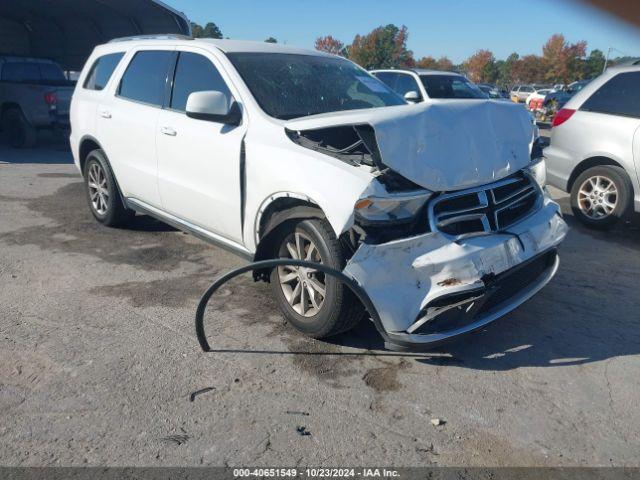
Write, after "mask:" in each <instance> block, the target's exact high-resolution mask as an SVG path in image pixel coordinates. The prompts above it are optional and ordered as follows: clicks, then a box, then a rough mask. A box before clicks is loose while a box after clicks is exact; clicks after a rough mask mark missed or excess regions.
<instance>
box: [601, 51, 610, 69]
mask: <svg viewBox="0 0 640 480" xmlns="http://www.w3.org/2000/svg"><path fill="white" fill-rule="evenodd" d="M611 49H612V47H609V48H607V56H606V57H605V58H604V68H603V69H602V73H604V72H606V70H607V63H609V54H611Z"/></svg>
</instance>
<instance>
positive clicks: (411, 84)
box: [370, 68, 489, 103]
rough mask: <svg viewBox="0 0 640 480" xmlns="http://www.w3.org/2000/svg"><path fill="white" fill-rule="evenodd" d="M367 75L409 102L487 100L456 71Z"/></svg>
mask: <svg viewBox="0 0 640 480" xmlns="http://www.w3.org/2000/svg"><path fill="white" fill-rule="evenodd" d="M370 73H371V74H372V75H374V76H375V77H376V78H378V79H379V80H382V81H383V82H384V83H385V84H386V85H387V86H388V87H389V88H390V89H391V90H393V91H394V92H396V93H397V94H398V95H400V96H402V97H403V98H404V99H405V100H406V101H408V102H412V103H418V102H424V101H427V100H430V99H444V98H448V99H470V98H476V99H478V98H479V99H487V98H489V96H488V95H487V94H486V93H484V92H483V91H482V90H481V89H480V87H478V86H477V85H476V84H475V83H473V82H471V81H470V80H468V79H467V78H466V77H464V76H463V75H460V74H459V73H455V72H443V71H440V70H426V69H422V68H414V69H409V70H396V69H387V70H371V72H370Z"/></svg>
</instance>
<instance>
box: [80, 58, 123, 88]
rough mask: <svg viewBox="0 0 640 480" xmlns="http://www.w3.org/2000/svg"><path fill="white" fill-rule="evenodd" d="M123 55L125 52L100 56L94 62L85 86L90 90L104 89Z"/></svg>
mask: <svg viewBox="0 0 640 480" xmlns="http://www.w3.org/2000/svg"><path fill="white" fill-rule="evenodd" d="M123 55H124V52H118V53H110V54H108V55H103V56H102V57H100V58H98V59H97V60H96V61H95V62H94V63H93V66H92V67H91V70H89V74H88V75H87V79H86V80H85V81H84V85H83V87H84V88H87V89H89V90H102V89H103V88H104V87H105V86H106V85H107V82H108V81H109V79H110V78H111V75H112V74H113V71H114V70H115V69H116V67H117V66H118V63H119V62H120V59H121V58H122V56H123Z"/></svg>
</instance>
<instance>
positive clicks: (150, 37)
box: [108, 33, 193, 43]
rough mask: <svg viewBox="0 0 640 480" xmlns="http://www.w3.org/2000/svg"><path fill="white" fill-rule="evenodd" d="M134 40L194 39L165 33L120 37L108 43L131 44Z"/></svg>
mask: <svg viewBox="0 0 640 480" xmlns="http://www.w3.org/2000/svg"><path fill="white" fill-rule="evenodd" d="M134 40H193V37H190V36H188V35H182V34H179V33H163V34H156V35H133V36H131V37H120V38H113V39H111V40H109V42H108V43H118V42H130V41H134Z"/></svg>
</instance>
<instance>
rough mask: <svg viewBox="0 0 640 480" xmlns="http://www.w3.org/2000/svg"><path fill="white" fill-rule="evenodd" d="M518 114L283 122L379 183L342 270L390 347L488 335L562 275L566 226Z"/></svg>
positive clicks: (472, 106)
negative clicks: (560, 250)
mask: <svg viewBox="0 0 640 480" xmlns="http://www.w3.org/2000/svg"><path fill="white" fill-rule="evenodd" d="M513 107H514V106H512V105H505V104H504V102H483V101H476V102H462V101H460V102H457V103H455V104H453V103H445V102H443V103H433V104H428V105H426V106H416V107H409V108H407V109H406V110H405V111H404V113H402V114H401V115H399V114H398V112H399V110H394V108H395V107H394V108H388V109H381V111H380V112H379V113H378V114H376V115H371V114H370V113H368V114H366V115H365V114H363V113H358V112H354V113H346V114H340V115H338V116H333V115H326V116H321V117H319V118H316V119H313V118H308V119H304V120H301V121H294V122H289V123H288V124H287V126H286V128H287V135H288V136H289V138H290V139H291V140H292V141H294V142H295V143H297V144H299V145H300V146H303V147H305V148H309V149H312V150H315V151H318V152H321V153H323V154H326V155H329V156H332V157H334V158H338V159H340V160H342V161H345V162H347V163H349V164H351V165H353V166H354V167H357V168H369V169H370V171H371V173H372V175H373V177H374V178H373V180H372V184H371V187H370V189H369V191H365V192H364V193H363V194H362V196H361V197H360V199H359V200H358V201H356V203H355V205H354V213H353V223H352V225H351V226H350V229H349V231H348V234H349V241H350V246H351V251H352V252H353V255H352V257H351V258H350V260H349V261H348V263H347V265H346V267H345V268H344V270H343V273H344V274H345V275H346V276H347V277H349V278H351V279H353V280H355V282H357V284H358V286H359V287H361V289H362V291H363V292H365V293H366V295H367V297H368V299H369V300H370V303H371V305H372V306H373V308H374V309H375V315H372V316H373V317H374V321H375V322H376V326H377V328H378V330H379V331H380V332H381V334H382V335H383V337H384V339H385V342H386V344H387V347H388V348H390V349H396V350H402V349H420V348H423V347H424V348H427V347H431V346H433V345H434V344H436V343H439V342H442V341H445V340H448V339H450V338H453V337H455V336H458V335H461V334H464V333H467V332H471V331H473V330H476V329H478V328H481V327H483V326H484V325H487V324H488V323H490V322H492V321H494V320H496V319H498V318H500V317H501V316H503V315H505V314H506V313H508V312H509V311H511V310H513V309H515V308H516V307H518V306H519V305H521V304H522V303H524V302H525V301H526V300H528V299H529V298H531V297H532V296H533V295H535V294H536V293H537V292H538V291H539V290H540V289H541V288H543V287H544V286H545V285H546V284H547V283H548V282H549V281H550V280H551V278H552V277H553V275H554V274H555V272H556V270H557V268H558V264H559V259H558V255H557V247H558V245H559V244H560V242H562V240H563V239H564V237H565V235H566V232H567V226H566V224H565V222H564V221H563V219H562V215H561V212H560V208H559V206H558V204H556V203H555V202H553V201H552V200H551V199H550V198H549V197H548V195H547V193H546V190H545V189H544V188H543V185H544V181H545V180H544V161H543V160H542V158H541V156H540V155H539V151H538V150H539V149H538V148H537V143H536V141H535V139H534V138H533V137H534V132H533V128H532V124H531V122H530V119H529V118H528V116H527V115H526V112H524V111H523V110H522V109H519V108H513ZM516 107H517V106H516Z"/></svg>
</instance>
